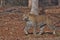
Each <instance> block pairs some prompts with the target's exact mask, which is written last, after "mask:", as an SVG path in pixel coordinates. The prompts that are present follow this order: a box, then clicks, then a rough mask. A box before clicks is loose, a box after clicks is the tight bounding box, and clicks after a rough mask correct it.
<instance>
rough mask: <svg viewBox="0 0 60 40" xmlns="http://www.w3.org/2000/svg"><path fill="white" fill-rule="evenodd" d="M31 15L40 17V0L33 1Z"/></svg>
mask: <svg viewBox="0 0 60 40" xmlns="http://www.w3.org/2000/svg"><path fill="white" fill-rule="evenodd" d="M30 13H31V14H35V15H38V13H39V12H38V0H32V6H31V11H30Z"/></svg>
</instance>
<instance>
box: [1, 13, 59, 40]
mask: <svg viewBox="0 0 60 40" xmlns="http://www.w3.org/2000/svg"><path fill="white" fill-rule="evenodd" d="M23 13H24V12H22V13H20V12H1V13H0V40H60V37H59V36H60V33H59V35H58V34H57V35H53V34H49V33H45V34H43V35H38V36H34V35H33V34H29V35H28V36H26V35H25V34H24V31H23V29H24V26H25V25H24V21H22V14H23ZM55 25H56V26H60V24H59V23H58V24H55ZM48 30H49V29H48V28H45V31H48ZM31 32H32V31H30V33H31ZM58 32H60V31H59V30H58Z"/></svg>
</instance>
